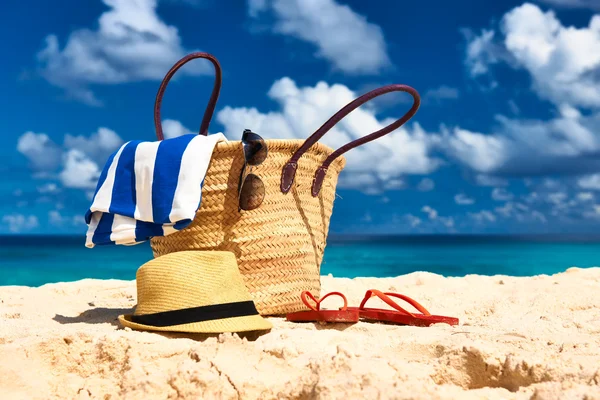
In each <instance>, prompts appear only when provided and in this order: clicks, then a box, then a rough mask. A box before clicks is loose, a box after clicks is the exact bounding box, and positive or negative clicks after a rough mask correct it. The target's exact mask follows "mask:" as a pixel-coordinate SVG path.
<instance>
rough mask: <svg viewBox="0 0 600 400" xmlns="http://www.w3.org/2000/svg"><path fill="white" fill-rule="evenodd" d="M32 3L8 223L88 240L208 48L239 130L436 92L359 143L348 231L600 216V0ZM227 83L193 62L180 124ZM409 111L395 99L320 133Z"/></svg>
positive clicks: (19, 63) (346, 197)
mask: <svg viewBox="0 0 600 400" xmlns="http://www.w3.org/2000/svg"><path fill="white" fill-rule="evenodd" d="M36 3H37V4H35V5H33V4H32V2H27V4H26V5H25V3H23V2H21V3H17V2H9V3H8V4H4V5H3V6H2V12H1V13H0V22H1V23H0V35H1V36H2V37H3V38H4V39H5V40H3V41H2V47H3V48H2V53H3V54H4V55H5V57H4V58H3V62H2V63H1V64H0V74H1V76H2V79H1V80H0V90H1V92H2V96H0V109H1V110H2V118H1V119H0V129H1V131H2V132H3V134H4V145H3V146H1V147H0V156H1V157H2V160H3V162H2V164H1V165H0V174H1V176H2V180H1V181H0V204H1V206H0V219H1V220H2V224H0V233H3V234H17V233H69V234H83V233H85V230H86V227H85V224H84V222H83V215H84V213H85V211H86V209H87V207H88V206H89V199H90V195H91V193H92V192H93V189H94V187H95V182H96V179H97V176H98V172H99V170H101V169H102V167H103V165H104V162H105V161H106V158H107V157H108V155H109V154H110V153H111V152H113V151H114V150H115V149H116V148H117V147H118V146H120V145H121V144H122V143H123V142H125V141H128V140H132V139H139V140H154V138H155V137H154V127H153V120H152V108H153V103H154V96H155V94H156V90H157V89H158V85H159V83H160V80H161V79H162V77H163V76H164V74H165V73H166V71H167V70H168V69H169V68H170V66H171V65H172V64H173V63H174V62H175V61H176V60H177V59H179V58H180V57H182V56H183V55H185V54H187V53H189V52H191V51H195V50H202V51H206V52H209V53H212V54H214V55H215V56H216V57H217V58H218V59H219V61H220V63H221V65H222V67H223V74H224V77H223V88H222V91H221V96H220V98H219V102H218V105H217V112H216V114H215V118H214V119H213V122H212V124H211V126H210V132H211V133H216V132H224V133H225V134H226V136H227V137H228V138H230V139H239V137H240V135H241V132H242V130H243V128H251V129H252V130H254V131H255V132H257V133H259V134H261V135H262V136H263V137H265V138H305V137H307V136H309V135H310V134H311V133H312V132H313V131H314V130H315V129H316V128H318V127H319V126H320V125H321V124H322V123H323V122H324V121H325V120H326V119H327V118H329V116H331V115H332V114H333V113H334V112H335V111H337V110H338V109H339V108H341V107H342V106H343V105H345V104H346V103H347V102H349V101H350V100H352V99H353V98H354V97H356V96H358V95H360V94H362V93H364V92H366V91H368V90H370V89H372V88H374V87H377V86H381V85H384V84H389V83H403V84H407V85H410V86H412V87H414V88H416V89H417V90H418V91H419V92H420V94H421V97H422V105H421V108H420V110H419V112H418V113H417V115H416V116H415V117H414V118H413V119H412V120H411V121H409V123H407V124H406V125H405V126H404V127H403V128H401V129H398V130H397V131H395V132H394V133H393V134H391V135H389V136H387V137H386V138H385V140H379V141H376V142H372V143H369V144H368V145H366V146H364V147H362V148H361V149H358V150H354V151H352V152H350V153H347V167H346V169H345V171H344V172H343V173H342V175H341V176H340V181H339V196H340V197H339V198H338V199H337V200H336V203H335V208H334V215H333V217H332V223H331V231H332V232H335V233H356V234H365V233H519V234H521V233H567V232H574V233H575V232H576V233H586V232H596V231H597V228H598V227H600V158H599V157H600V1H598V0H544V1H535V2H530V3H529V2H520V1H493V2H481V1H480V2H475V1H461V0H457V1H453V2H446V1H438V2H434V5H432V4H431V2H429V3H427V4H425V3H423V2H405V1H396V0H379V1H372V2H365V1H359V0H354V1H344V2H342V1H336V0H310V1H308V0H307V1H303V0H247V1H242V0H232V1H227V2H224V1H216V0H160V1H158V2H157V1H154V0H104V1H100V0H98V1H86V2H81V1H75V0H63V1H62V2H61V6H60V7H58V6H57V5H56V4H55V3H52V4H50V3H49V2H44V1H39V0H38V1H36ZM32 10H35V12H33V11H32ZM25 26H26V27H27V28H26V29H25V28H24V27H25ZM212 84H213V80H212V71H211V69H210V66H209V64H208V63H207V62H196V63H192V64H190V65H189V66H186V67H184V68H183V69H182V70H181V72H180V76H178V78H177V79H176V80H175V81H174V82H173V83H172V84H171V85H170V86H169V89H168V91H167V94H166V97H165V99H164V102H163V118H164V126H165V131H166V132H167V134H170V135H171V136H172V135H176V134H178V133H181V132H190V131H195V130H197V129H198V126H199V124H200V121H201V118H202V113H203V111H204V107H205V105H206V101H207V99H208V96H209V93H210V89H211V87H212ZM409 107H410V104H409V102H408V99H407V97H404V96H403V95H400V94H398V95H388V96H386V97H382V98H381V100H377V101H375V102H373V103H372V104H370V106H369V107H363V108H361V109H360V110H357V111H356V112H354V113H353V114H352V115H351V117H350V118H348V119H347V120H345V121H344V123H342V124H340V125H339V127H338V129H336V130H335V131H332V132H330V134H328V135H326V137H325V138H324V139H323V142H324V143H325V144H328V145H330V146H332V147H339V146H340V145H342V144H344V143H345V141H347V139H348V138H355V137H358V136H360V135H364V134H367V133H370V132H371V131H373V130H375V129H378V128H380V127H382V126H383V125H384V124H386V121H390V120H391V119H392V118H398V117H399V116H400V115H402V114H403V113H404V112H405V110H407V109H408V108H409Z"/></svg>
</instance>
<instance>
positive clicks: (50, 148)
mask: <svg viewBox="0 0 600 400" xmlns="http://www.w3.org/2000/svg"><path fill="white" fill-rule="evenodd" d="M17 150H18V151H19V153H21V154H23V155H24V156H25V157H27V159H28V160H29V163H30V165H31V167H32V168H33V169H34V170H35V171H53V170H54V169H56V168H58V166H59V165H60V160H61V154H62V151H61V149H60V147H59V146H57V145H56V143H54V142H53V141H52V140H51V139H50V138H49V137H48V135H46V134H45V133H35V132H31V131H29V132H25V133H24V134H23V135H21V137H19V140H18V141H17Z"/></svg>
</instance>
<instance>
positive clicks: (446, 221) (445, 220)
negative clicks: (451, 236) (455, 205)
mask: <svg viewBox="0 0 600 400" xmlns="http://www.w3.org/2000/svg"><path fill="white" fill-rule="evenodd" d="M439 221H440V222H441V223H442V225H444V226H445V227H446V228H450V229H452V228H454V218H453V217H439Z"/></svg>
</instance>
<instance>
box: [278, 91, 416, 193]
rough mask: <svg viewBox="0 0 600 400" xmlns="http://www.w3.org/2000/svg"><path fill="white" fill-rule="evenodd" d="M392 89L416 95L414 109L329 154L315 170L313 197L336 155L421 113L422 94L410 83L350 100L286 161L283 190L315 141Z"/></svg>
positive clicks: (389, 130) (286, 188) (287, 187)
mask: <svg viewBox="0 0 600 400" xmlns="http://www.w3.org/2000/svg"><path fill="white" fill-rule="evenodd" d="M390 92H406V93H409V94H410V95H411V96H412V97H413V105H412V107H411V108H410V110H408V111H407V112H406V114H404V116H402V118H400V119H398V120H397V121H395V122H393V123H391V124H389V125H388V126H386V127H384V128H382V129H380V130H378V131H376V132H373V133H371V134H369V135H367V136H365V137H362V138H359V139H356V140H354V141H352V142H350V143H348V144H346V145H344V146H342V147H340V148H339V149H337V150H336V151H334V152H333V153H331V154H330V155H329V157H327V158H326V159H325V161H323V164H321V166H320V167H319V168H317V170H316V171H315V177H314V179H313V184H312V189H311V192H312V195H313V197H316V196H318V195H319V192H320V191H321V186H322V185H323V180H324V179H325V175H326V174H327V168H328V167H329V165H331V163H332V162H333V160H335V159H336V158H338V157H339V156H341V155H342V154H344V153H345V152H347V151H348V150H351V149H353V148H355V147H358V146H361V145H363V144H365V143H368V142H370V141H373V140H375V139H378V138H380V137H382V136H384V135H387V134H388V133H390V132H392V131H394V130H396V129H398V128H399V127H401V126H402V125H404V124H405V123H406V122H407V121H408V120H409V119H411V118H412V117H413V116H414V115H415V114H416V113H417V110H418V109H419V105H420V104H421V98H420V97H419V93H418V92H417V91H416V90H415V89H413V88H412V87H410V86H407V85H399V84H394V85H387V86H382V87H380V88H377V89H374V90H372V91H370V92H368V93H365V94H363V95H362V96H360V97H358V98H356V99H355V100H353V101H352V102H350V103H348V104H347V105H346V106H345V107H344V108H342V109H341V110H339V111H338V112H337V113H335V114H334V115H333V116H332V117H331V118H330V119H329V120H328V121H327V122H325V123H324V124H323V125H322V126H321V127H320V128H319V129H317V131H316V132H315V133H313V134H312V135H311V136H309V137H308V139H306V141H305V142H304V143H303V144H302V146H300V148H299V149H298V150H296V152H295V153H294V155H293V156H292V157H291V158H290V160H289V161H288V162H287V164H285V166H284V167H283V171H282V172H281V192H282V193H287V192H289V190H290V189H291V187H292V183H293V182H294V177H295V176H296V169H297V168H298V160H299V159H300V157H302V155H303V154H304V153H305V152H306V151H307V150H308V149H309V148H310V147H311V146H312V145H313V144H315V143H316V142H317V141H318V140H319V139H321V137H323V135H325V134H326V133H327V132H328V131H329V130H330V129H331V128H333V127H334V126H335V125H336V124H337V123H338V122H340V121H341V120H342V119H343V118H344V117H345V116H346V115H348V114H350V113H351V112H352V111H354V110H355V109H357V108H358V107H360V106H361V105H363V104H365V103H366V102H368V101H370V100H372V99H374V98H375V97H378V96H381V95H383V94H386V93H390Z"/></svg>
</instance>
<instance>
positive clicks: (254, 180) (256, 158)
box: [238, 129, 267, 211]
mask: <svg viewBox="0 0 600 400" xmlns="http://www.w3.org/2000/svg"><path fill="white" fill-rule="evenodd" d="M242 146H243V148H244V167H243V168H242V171H241V173H240V180H239V182H238V211H240V210H245V211H249V210H254V209H255V208H258V206H260V205H261V204H262V202H263V199H264V198H265V185H264V184H263V181H262V179H260V178H259V177H258V176H256V175H254V174H252V173H250V170H251V169H252V167H255V166H257V165H260V164H262V163H263V161H265V159H266V158H267V145H266V143H265V141H264V140H263V138H261V137H260V136H259V135H257V134H256V133H254V132H252V131H251V130H250V129H245V130H244V133H243V134H242Z"/></svg>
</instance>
